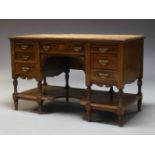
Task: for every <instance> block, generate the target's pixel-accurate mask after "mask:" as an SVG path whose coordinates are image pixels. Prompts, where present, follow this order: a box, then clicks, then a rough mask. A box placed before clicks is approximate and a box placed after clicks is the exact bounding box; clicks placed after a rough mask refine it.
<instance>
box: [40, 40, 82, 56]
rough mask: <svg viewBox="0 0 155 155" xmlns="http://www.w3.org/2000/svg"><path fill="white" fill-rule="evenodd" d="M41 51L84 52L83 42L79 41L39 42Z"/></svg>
mask: <svg viewBox="0 0 155 155" xmlns="http://www.w3.org/2000/svg"><path fill="white" fill-rule="evenodd" d="M40 50H41V52H44V53H45V52H48V53H50V52H52V53H64V54H65V53H77V54H84V44H81V43H63V42H62V43H60V42H58V43H57V42H40Z"/></svg>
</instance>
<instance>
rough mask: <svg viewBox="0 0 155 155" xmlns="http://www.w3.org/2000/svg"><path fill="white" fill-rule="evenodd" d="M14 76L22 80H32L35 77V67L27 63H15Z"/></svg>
mask: <svg viewBox="0 0 155 155" xmlns="http://www.w3.org/2000/svg"><path fill="white" fill-rule="evenodd" d="M15 66H16V67H15V72H16V75H18V76H21V77H24V78H32V77H34V76H35V65H34V64H27V63H16V65H15Z"/></svg>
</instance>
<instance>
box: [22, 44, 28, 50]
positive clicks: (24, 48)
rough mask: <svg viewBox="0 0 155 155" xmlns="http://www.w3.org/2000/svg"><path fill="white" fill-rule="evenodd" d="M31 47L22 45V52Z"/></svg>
mask: <svg viewBox="0 0 155 155" xmlns="http://www.w3.org/2000/svg"><path fill="white" fill-rule="evenodd" d="M28 47H29V46H28V45H21V49H22V50H26V49H27V48H28Z"/></svg>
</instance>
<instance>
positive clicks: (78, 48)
mask: <svg viewBox="0 0 155 155" xmlns="http://www.w3.org/2000/svg"><path fill="white" fill-rule="evenodd" d="M73 50H74V51H75V52H80V51H81V50H82V47H74V48H73Z"/></svg>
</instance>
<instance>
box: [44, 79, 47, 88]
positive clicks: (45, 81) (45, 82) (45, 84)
mask: <svg viewBox="0 0 155 155" xmlns="http://www.w3.org/2000/svg"><path fill="white" fill-rule="evenodd" d="M43 85H44V86H47V80H46V77H44V83H43Z"/></svg>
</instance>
